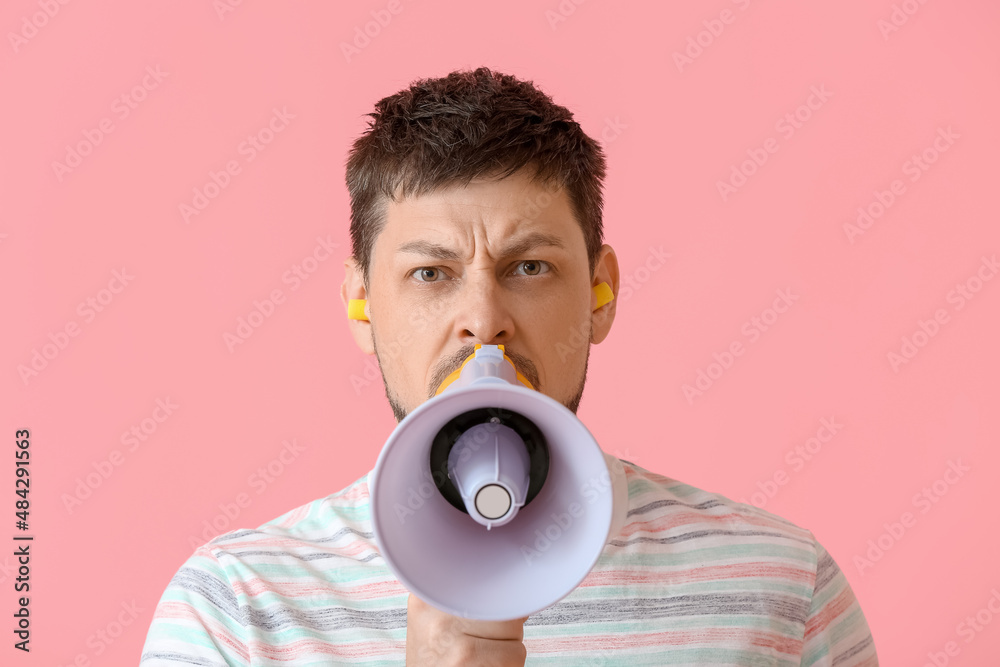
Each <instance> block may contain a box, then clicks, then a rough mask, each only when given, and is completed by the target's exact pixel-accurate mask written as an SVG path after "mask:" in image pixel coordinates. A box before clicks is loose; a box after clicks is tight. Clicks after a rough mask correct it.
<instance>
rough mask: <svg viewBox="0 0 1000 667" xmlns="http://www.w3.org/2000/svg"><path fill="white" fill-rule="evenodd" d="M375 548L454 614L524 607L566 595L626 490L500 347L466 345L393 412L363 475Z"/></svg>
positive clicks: (496, 617)
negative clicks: (397, 418)
mask: <svg viewBox="0 0 1000 667" xmlns="http://www.w3.org/2000/svg"><path fill="white" fill-rule="evenodd" d="M368 484H369V491H370V494H371V512H372V525H373V529H374V537H375V542H376V545H377V547H378V549H379V552H380V553H381V555H382V557H383V558H384V559H385V561H386V564H387V565H388V567H389V568H390V570H392V572H393V573H394V574H395V575H396V578H397V579H398V580H399V581H400V583H402V584H403V585H404V586H405V587H406V588H407V589H408V590H409V591H410V592H411V593H413V594H415V595H416V596H417V597H419V598H421V599H422V600H424V601H425V602H427V603H428V604H430V605H432V606H434V607H436V608H438V609H440V610H441V611H444V612H446V613H448V614H451V615H453V616H460V617H463V618H469V619H476V620H485V621H504V620H512V619H517V618H522V617H525V616H530V615H531V614H534V613H536V612H538V611H541V610H542V609H545V608H546V607H549V606H551V605H552V604H555V603H556V602H558V601H559V600H561V599H562V598H564V597H565V596H566V595H568V594H569V593H571V592H572V591H573V590H574V589H575V588H576V587H577V586H578V585H579V584H580V582H582V581H583V580H584V579H585V578H586V576H587V574H588V573H589V572H590V571H591V570H592V569H593V567H594V565H595V564H596V563H597V560H598V558H599V557H600V555H601V552H602V551H603V549H604V547H605V545H606V544H607V543H608V541H609V540H610V539H611V538H612V537H614V536H615V535H617V534H618V533H619V532H620V530H621V528H622V527H623V526H624V523H625V513H626V511H627V508H628V488H627V484H626V482H625V478H624V471H623V469H622V467H621V464H620V462H619V461H618V459H616V458H614V457H610V456H608V455H606V454H604V452H602V451H601V449H600V447H599V446H598V444H597V442H596V441H595V440H594V438H593V436H592V435H591V434H590V432H589V431H588V430H587V428H586V427H585V426H584V425H583V423H582V422H581V421H580V420H579V419H578V418H577V417H576V415H575V414H573V412H572V411H571V410H569V409H568V408H566V406H564V405H562V404H561V403H559V402H558V401H556V400H554V399H552V398H551V397H549V396H546V395H544V394H542V393H541V392H539V391H536V390H535V389H534V388H532V387H531V384H530V382H528V380H527V379H525V378H524V377H523V376H522V375H521V374H520V373H518V372H517V370H516V368H515V367H514V365H513V363H512V362H511V361H510V359H509V358H508V357H507V356H506V354H505V352H504V348H503V346H502V345H477V346H476V349H475V352H474V353H473V354H472V355H471V356H470V357H469V358H467V359H466V360H465V362H463V364H462V366H461V367H460V368H459V369H458V370H457V371H455V372H454V373H452V375H451V376H449V377H448V378H446V379H445V381H444V382H442V384H441V386H440V387H439V389H438V393H437V395H435V396H434V397H433V398H431V399H429V400H427V401H426V402H424V403H423V404H421V405H420V406H419V407H418V408H416V409H415V410H413V412H411V413H410V414H409V415H407V417H406V418H405V419H403V421H401V422H400V423H399V424H398V425H397V426H396V428H395V430H394V431H393V432H392V434H391V436H390V437H389V439H388V440H387V441H386V443H385V446H384V447H383V448H382V451H381V453H380V454H379V457H378V461H377V462H376V464H375V468H374V469H373V470H372V472H371V473H370V476H369V480H368Z"/></svg>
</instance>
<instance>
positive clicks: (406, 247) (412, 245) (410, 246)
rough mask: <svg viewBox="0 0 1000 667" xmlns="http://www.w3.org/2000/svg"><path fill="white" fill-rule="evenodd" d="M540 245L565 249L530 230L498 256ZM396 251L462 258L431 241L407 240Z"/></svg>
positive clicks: (548, 236) (450, 259)
mask: <svg viewBox="0 0 1000 667" xmlns="http://www.w3.org/2000/svg"><path fill="white" fill-rule="evenodd" d="M541 246H548V247H553V248H560V249H562V250H565V249H566V245H565V244H564V243H563V242H562V240H561V239H559V238H558V237H556V236H552V235H551V234H545V233H543V232H532V233H530V234H528V235H527V236H524V237H523V238H521V239H518V240H517V241H515V242H513V243H511V244H509V245H508V246H506V247H505V248H504V249H503V250H501V251H500V257H501V258H503V257H512V256H515V255H523V254H525V253H526V252H528V251H529V250H534V249H535V248H538V247H541ZM396 252H402V253H409V254H414V255H424V256H428V257H433V258H435V259H440V260H443V261H446V262H459V261H461V260H462V258H461V257H459V255H458V253H457V252H455V251H454V250H452V249H451V248H446V247H445V246H443V245H440V244H438V243H431V242H430V241H407V242H406V243H404V244H402V245H401V246H399V247H398V248H396Z"/></svg>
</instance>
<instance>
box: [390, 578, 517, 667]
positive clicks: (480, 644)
mask: <svg viewBox="0 0 1000 667" xmlns="http://www.w3.org/2000/svg"><path fill="white" fill-rule="evenodd" d="M527 620H528V617H527V616H525V617H524V618H519V619H516V620H513V621H470V620H468V619H464V618H459V617H457V616H452V615H450V614H446V613H444V612H443V611H440V610H438V609H435V608H434V607H432V606H430V605H429V604H427V603H426V602H424V601H423V600H421V599H420V598H418V597H417V596H416V595H413V594H412V593H411V594H410V597H409V599H408V600H407V603H406V667H451V666H452V665H455V666H458V665H464V666H467V667H524V660H525V658H526V657H527V655H528V654H527V651H525V649H524V644H523V641H524V622H525V621H527Z"/></svg>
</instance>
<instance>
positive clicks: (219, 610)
mask: <svg viewBox="0 0 1000 667" xmlns="http://www.w3.org/2000/svg"><path fill="white" fill-rule="evenodd" d="M246 635H247V633H246V620H245V618H244V614H243V611H242V610H241V609H240V606H239V603H238V601H237V597H236V593H235V591H234V590H233V586H232V583H231V582H230V579H229V577H228V576H227V574H226V570H225V567H224V566H223V565H222V563H220V562H219V559H218V557H217V555H216V554H215V553H213V551H212V548H211V547H210V546H209V545H206V546H202V547H200V548H199V549H198V550H197V551H195V553H194V555H192V556H191V557H190V558H189V559H188V560H187V562H185V563H184V565H183V566H181V568H180V570H178V571H177V574H175V575H174V577H173V579H171V580H170V583H169V584H167V588H166V590H165V591H164V593H163V596H162V597H161V598H160V602H159V604H157V605H156V611H155V612H154V613H153V621H152V623H151V624H150V627H149V633H148V634H147V635H146V643H145V645H144V646H143V649H142V657H141V659H140V665H141V667H168V666H169V667H176V666H177V665H185V666H187V667H190V666H191V665H204V666H211V667H234V666H237V665H239V666H245V665H249V664H250V659H249V651H248V650H247V643H246Z"/></svg>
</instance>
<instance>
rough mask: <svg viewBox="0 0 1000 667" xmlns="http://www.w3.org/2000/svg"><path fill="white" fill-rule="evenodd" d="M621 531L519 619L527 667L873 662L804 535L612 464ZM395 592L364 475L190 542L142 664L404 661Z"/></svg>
mask: <svg viewBox="0 0 1000 667" xmlns="http://www.w3.org/2000/svg"><path fill="white" fill-rule="evenodd" d="M623 465H624V470H625V475H626V479H627V481H628V494H629V503H628V505H629V506H628V514H627V519H626V523H625V527H624V529H623V530H622V531H621V532H619V533H618V534H617V536H616V537H615V538H614V539H612V540H611V541H610V542H609V544H608V545H607V546H606V547H605V548H604V551H603V553H602V554H601V556H600V558H599V559H598V561H597V564H596V565H595V566H594V568H593V570H592V571H591V572H590V574H589V575H588V576H587V577H586V579H584V581H583V582H582V583H581V584H580V586H578V587H577V588H576V589H575V590H573V592H572V593H570V594H569V595H568V596H566V597H565V598H563V599H562V600H560V601H559V602H557V603H556V604H554V605H552V606H550V607H548V608H547V609H544V610H543V611H541V612H538V613H536V614H534V615H532V616H530V617H529V618H528V620H527V622H526V623H525V624H524V646H525V648H526V649H527V655H528V658H527V662H526V663H525V664H526V665H528V666H538V667H541V666H546V667H548V666H556V665H559V666H561V665H566V666H570V665H571V666H573V667H581V666H588V665H605V666H607V665H628V666H629V667H642V666H645V665H740V666H746V665H761V666H763V665H767V666H772V665H787V666H789V667H791V666H798V665H824V666H828V665H829V666H832V665H836V666H838V667H854V666H861V665H864V666H866V667H871V666H875V665H878V658H877V657H876V654H875V645H874V642H873V640H872V636H871V631H870V630H869V628H868V624H867V622H866V620H865V617H864V614H863V613H862V611H861V607H860V605H859V604H858V601H857V599H856V598H855V596H854V592H853V591H852V590H851V587H850V585H849V584H848V583H847V579H846V578H845V577H844V574H843V572H842V571H841V570H840V568H839V567H838V566H837V564H836V563H835V562H834V560H833V558H831V556H830V554H828V553H827V552H826V550H825V549H824V548H823V547H822V545H820V543H819V542H818V541H817V540H816V538H815V537H814V536H813V534H812V533H811V532H810V531H808V530H806V529H803V528H799V527H797V526H795V525H794V524H792V523H790V522H788V521H785V520H784V519H781V518H780V517H777V516H775V515H774V514H771V513H769V512H766V511H764V510H762V509H758V508H756V507H753V506H750V505H746V504H742V503H737V502H734V501H732V500H730V499H728V498H726V497H724V496H721V495H718V494H714V493H708V492H706V491H701V490H699V489H696V488H694V487H691V486H688V485H687V484H683V483H681V482H678V481H676V480H673V479H670V478H667V477H663V476H660V475H657V474H654V473H652V472H650V471H648V470H645V469H643V468H641V467H639V466H637V465H635V464H633V463H629V462H627V461H623ZM408 595H409V593H408V591H407V590H406V589H405V588H404V587H403V586H402V584H400V583H399V581H398V580H397V579H396V578H395V577H394V576H393V574H392V572H391V571H390V570H389V568H388V566H387V565H386V563H385V560H384V559H383V558H382V556H381V555H380V554H379V552H378V549H377V547H376V545H375V543H374V540H373V537H372V524H371V514H370V506H369V491H368V478H367V476H366V477H362V478H361V479H359V480H357V481H356V482H354V483H353V484H351V485H350V486H348V487H347V488H346V489H344V490H342V491H340V492H339V493H335V494H333V495H331V496H329V497H326V498H323V499H320V500H316V501H313V502H311V503H309V504H307V505H303V506H302V507H299V508H298V509H295V510H292V511H291V512H288V513H287V514H285V515H283V516H281V517H279V518H277V519H275V520H273V521H270V522H268V523H266V524H264V525H262V526H261V527H260V528H258V529H256V530H237V531H234V532H230V533H227V534H225V535H221V536H219V537H217V538H215V539H213V540H211V541H210V542H209V543H207V544H206V545H204V546H202V547H200V548H199V549H198V550H197V551H195V553H194V555H192V556H191V558H190V559H188V561H187V562H186V563H185V564H184V565H183V566H182V567H181V568H180V570H179V571H178V572H177V574H176V575H175V576H174V578H173V579H172V580H171V581H170V583H169V585H168V586H167V589H166V591H165V592H164V594H163V597H162V599H161V600H160V602H159V604H158V605H157V607H156V612H155V614H154V617H153V621H152V624H151V626H150V629H149V634H148V636H147V638H146V644H145V646H144V648H143V653H142V663H141V664H142V665H143V666H144V667H155V666H158V665H173V666H175V667H176V666H177V665H316V666H319V665H323V666H329V665H370V666H375V665H404V664H405V662H406V659H405V658H406V605H407V597H408Z"/></svg>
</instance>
